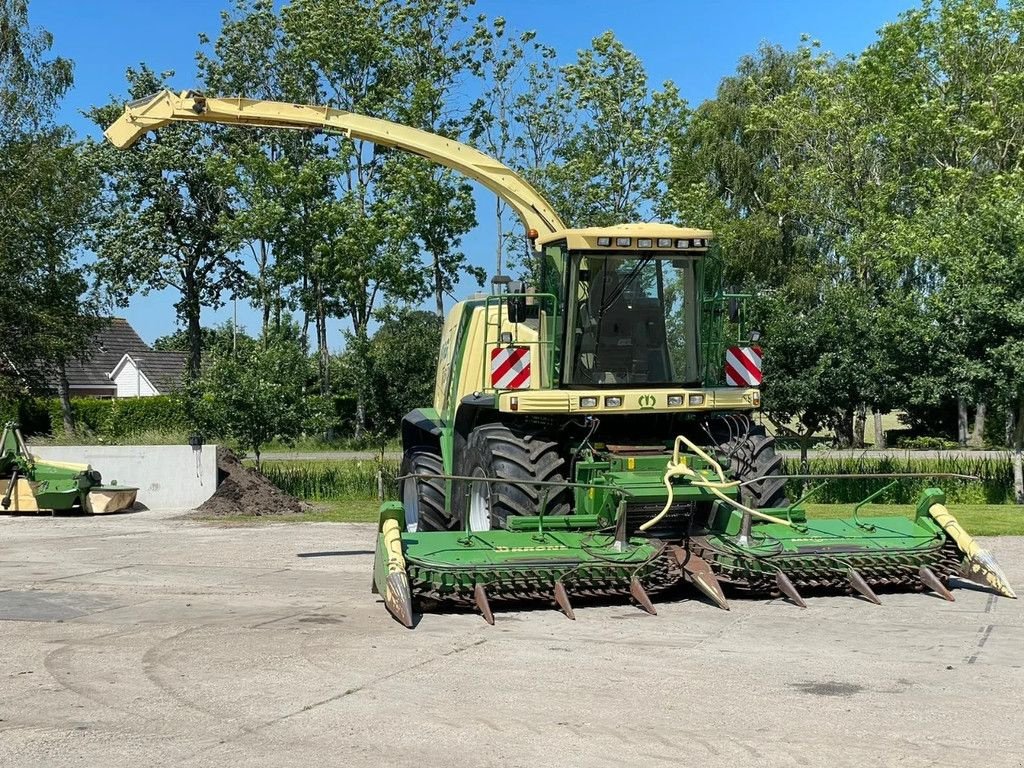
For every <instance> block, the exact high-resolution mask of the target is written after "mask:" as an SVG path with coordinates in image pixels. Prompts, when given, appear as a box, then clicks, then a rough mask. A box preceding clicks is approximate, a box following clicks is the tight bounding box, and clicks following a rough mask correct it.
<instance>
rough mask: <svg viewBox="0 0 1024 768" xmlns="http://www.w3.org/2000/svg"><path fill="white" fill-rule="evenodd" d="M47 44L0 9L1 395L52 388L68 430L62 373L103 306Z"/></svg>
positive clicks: (63, 71) (80, 179)
mask: <svg viewBox="0 0 1024 768" xmlns="http://www.w3.org/2000/svg"><path fill="white" fill-rule="evenodd" d="M51 46H52V37H51V36H50V34H49V33H48V32H45V31H43V30H38V29H33V28H32V27H31V26H30V24H29V19H28V5H27V3H25V2H23V1H22V0H2V2H0V125H3V126H4V132H3V134H2V135H0V177H2V178H3V180H4V181H3V184H0V273H2V274H3V275H4V288H3V290H2V291H0V316H2V317H3V318H4V333H3V336H2V338H0V371H2V373H0V396H3V397H4V398H17V397H21V396H22V395H24V394H25V393H26V391H36V392H39V391H45V390H47V389H49V388H50V387H51V386H53V385H54V384H55V385H56V389H57V390H58V393H59V395H60V399H61V403H62V405H63V408H62V412H63V417H64V426H65V429H66V430H67V431H69V432H73V431H74V427H75V424H74V417H73V413H72V411H71V408H70V402H69V400H68V388H67V378H66V376H65V373H64V366H65V363H66V361H67V360H69V359H70V358H72V357H75V356H77V355H78V354H79V353H81V352H82V351H83V350H84V349H85V348H86V346H87V343H88V340H89V338H90V336H91V334H92V333H93V332H94V331H95V329H96V327H97V322H98V314H99V312H100V310H101V309H102V307H103V302H102V301H101V298H100V296H99V295H97V294H90V293H89V291H88V283H87V279H86V275H87V271H86V269H85V267H84V266H83V264H82V263H81V261H80V259H79V258H78V256H79V250H80V246H81V244H82V234H83V233H84V232H85V231H86V230H87V229H88V227H89V224H90V218H91V215H92V211H93V207H94V204H95V202H96V196H97V193H98V186H97V179H96V175H95V173H94V172H93V169H92V168H91V166H90V164H89V162H88V161H87V159H86V158H84V157H83V155H82V152H81V150H80V147H78V146H77V145H75V144H74V143H73V142H72V141H71V137H70V133H69V132H68V130H67V129H66V128H63V127H61V126H56V125H54V124H53V120H52V117H53V115H52V113H53V109H54V107H55V106H56V105H57V104H58V103H59V102H60V99H61V98H62V97H63V95H64V94H65V92H66V91H67V89H68V88H69V87H70V85H71V82H72V79H71V74H72V67H71V62H70V61H68V60H67V59H63V58H59V57H55V58H49V57H48V54H49V50H50V48H51Z"/></svg>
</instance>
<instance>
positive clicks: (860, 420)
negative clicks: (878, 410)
mask: <svg viewBox="0 0 1024 768" xmlns="http://www.w3.org/2000/svg"><path fill="white" fill-rule="evenodd" d="M867 421H868V414H867V408H866V406H865V405H864V403H861V404H860V405H858V406H857V411H856V413H855V414H854V417H853V447H854V448H863V447H864V429H865V427H866V426H867Z"/></svg>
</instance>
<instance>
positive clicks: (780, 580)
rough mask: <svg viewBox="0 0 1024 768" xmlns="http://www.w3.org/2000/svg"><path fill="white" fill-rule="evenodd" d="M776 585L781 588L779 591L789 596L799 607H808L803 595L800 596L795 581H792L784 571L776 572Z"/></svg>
mask: <svg viewBox="0 0 1024 768" xmlns="http://www.w3.org/2000/svg"><path fill="white" fill-rule="evenodd" d="M775 586H777V587H778V588H779V592H781V593H782V594H784V595H785V596H786V597H787V598H789V601H790V602H791V603H793V605H795V606H797V607H798V608H806V607H807V603H805V602H804V599H803V597H801V596H800V593H799V592H798V591H797V589H796V587H795V586H794V585H793V582H792V581H790V580H789V577H788V576H787V575H786V574H784V573H783V572H782V571H776V572H775Z"/></svg>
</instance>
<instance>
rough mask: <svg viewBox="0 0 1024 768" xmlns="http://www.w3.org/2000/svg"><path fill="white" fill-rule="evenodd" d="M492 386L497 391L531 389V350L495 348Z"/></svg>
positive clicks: (492, 354) (527, 348)
mask: <svg viewBox="0 0 1024 768" xmlns="http://www.w3.org/2000/svg"><path fill="white" fill-rule="evenodd" d="M491 386H492V387H494V388H495V389H529V388H530V348H529V347H495V348H494V349H492V350H491Z"/></svg>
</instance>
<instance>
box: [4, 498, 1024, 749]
mask: <svg viewBox="0 0 1024 768" xmlns="http://www.w3.org/2000/svg"><path fill="white" fill-rule="evenodd" d="M986 543H987V544H988V545H989V546H990V547H991V548H992V549H993V550H994V551H995V553H996V554H997V556H998V557H999V559H1000V561H1001V562H1002V564H1003V566H1004V568H1005V569H1006V570H1007V572H1008V573H1009V575H1010V577H1011V580H1013V581H1014V582H1015V583H1016V584H1017V586H1018V587H1019V586H1021V585H1022V584H1024V539H1020V538H1000V539H989V540H988V541H987V542H986ZM372 544H373V528H372V526H366V525H340V524H304V525H295V524H272V525H261V526H255V527H245V528H239V527H213V526H210V525H206V524H201V523H197V522H193V521H188V520H182V519H177V518H176V516H175V515H172V514H167V513H154V512H143V513H137V514H129V515H120V516H112V517H97V518H29V517H19V518H0V765H3V766H18V767H19V768H20V767H21V766H66V765H75V766H79V765H80V766H95V765H105V766H146V765H181V766H249V765H252V766H310V765H339V766H351V767H353V768H358V767H359V766H374V767H375V768H379V766H417V767H419V768H422V767H423V766H437V765H443V766H445V768H459V767H461V766H467V767H470V766H472V767H473V768H477V767H479V766H530V767H531V768H534V767H536V766H616V767H617V768H620V767H621V766H624V765H628V766H634V765H666V766H668V765H672V766H680V765H703V766H730V767H733V766H748V765H749V766H755V765H757V766H763V765H779V766H817V765H828V766H858V768H861V767H862V766H943V767H946V766H955V765H968V764H969V765H972V766H976V765H984V766H986V768H993V767H995V766H1021V765H1022V764H1024V763H1022V760H1024V601H1011V600H1005V599H1000V598H996V597H993V596H990V595H989V594H987V593H985V592H982V591H978V590H974V589H971V588H961V589H957V590H956V592H955V594H956V597H957V602H956V603H952V604H950V603H946V602H944V601H942V600H940V599H938V598H936V597H934V596H930V595H924V594H906V595H888V596H884V597H883V602H884V604H883V605H882V606H881V607H876V606H873V605H871V604H869V603H867V602H865V601H863V600H860V599H855V598H852V597H835V598H814V599H811V600H809V604H810V606H809V608H808V609H807V610H805V611H801V610H799V609H797V608H795V607H793V606H791V605H788V604H786V603H783V602H782V601H770V602H754V601H738V600H737V601H733V606H732V610H731V611H730V612H724V611H719V610H717V609H715V608H713V607H711V606H710V605H708V604H707V603H705V602H702V601H700V600H696V599H694V600H682V601H679V602H675V603H662V604H659V606H658V608H659V615H658V616H657V617H651V616H647V615H646V614H644V613H643V612H641V611H640V610H638V609H636V608H634V607H632V606H628V605H621V606H614V607H580V608H578V609H577V617H578V621H576V622H570V621H568V620H566V619H565V618H564V617H563V616H562V615H561V614H560V613H557V612H555V611H554V610H541V611H536V612H531V613H525V612H524V613H499V614H498V615H497V624H496V626H494V627H489V626H487V625H486V624H485V623H484V622H483V621H482V620H481V619H480V618H479V617H478V616H475V615H472V614H452V615H427V616H425V617H423V619H422V621H421V622H420V624H419V626H418V627H417V629H415V630H413V631H408V630H405V629H403V628H401V627H400V626H399V625H397V624H396V623H395V622H394V621H393V620H391V619H390V617H389V616H388V614H387V613H386V612H385V611H384V609H383V608H382V607H381V605H380V604H379V603H378V602H377V601H376V599H375V598H374V597H373V596H371V595H370V594H369V581H370V564H371V559H372V554H371V549H372Z"/></svg>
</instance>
